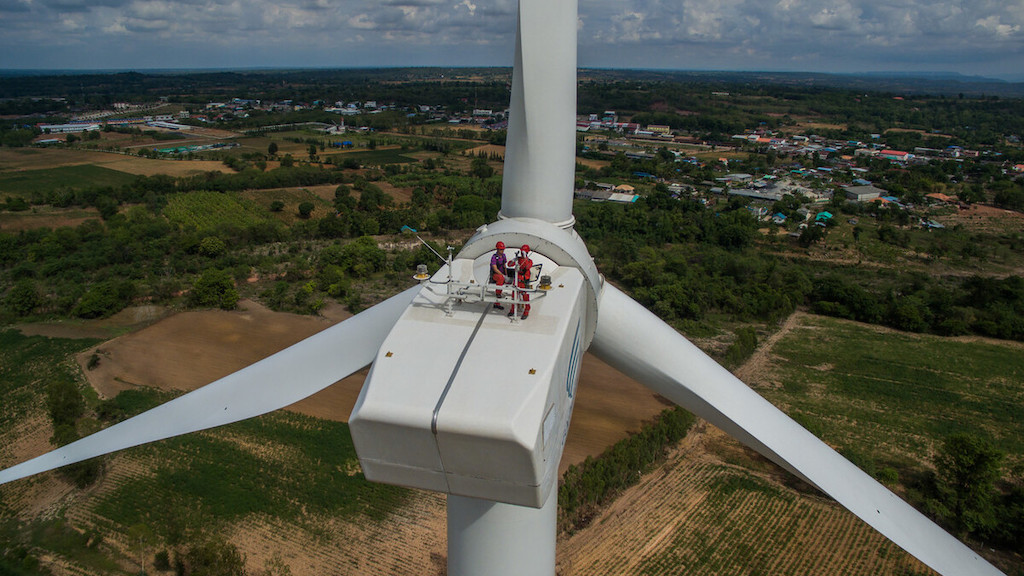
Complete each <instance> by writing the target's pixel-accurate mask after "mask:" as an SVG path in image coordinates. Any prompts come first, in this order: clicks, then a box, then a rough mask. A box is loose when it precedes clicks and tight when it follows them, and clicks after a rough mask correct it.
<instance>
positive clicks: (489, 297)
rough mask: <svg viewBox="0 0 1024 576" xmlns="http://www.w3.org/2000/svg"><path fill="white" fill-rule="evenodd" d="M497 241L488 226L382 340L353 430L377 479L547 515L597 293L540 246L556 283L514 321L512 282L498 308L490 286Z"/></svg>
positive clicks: (544, 266)
mask: <svg viewBox="0 0 1024 576" xmlns="http://www.w3.org/2000/svg"><path fill="white" fill-rule="evenodd" d="M498 224H501V223H498ZM544 226H545V227H549V228H552V229H555V228H554V227H552V226H550V225H548V224H544ZM498 228H499V230H500V229H501V226H499V227H498ZM561 232H562V233H563V234H564V235H565V236H566V237H569V236H570V234H568V233H565V232H564V231H561ZM519 234H526V233H524V232H520V233H519ZM504 237H505V238H506V239H507V240H508V241H513V240H514V241H516V242H518V241H520V239H521V238H524V237H523V236H514V235H511V234H506V235H505V236H504ZM492 240H493V235H492V234H488V233H487V231H486V230H482V231H481V232H480V233H478V235H477V237H474V239H473V240H471V242H470V243H469V244H467V247H466V249H464V250H463V251H462V252H461V253H460V254H459V256H458V257H456V258H455V259H454V260H452V262H451V264H450V268H449V266H448V265H446V266H444V267H442V269H441V270H439V271H438V272H437V273H436V274H434V276H433V277H432V278H431V279H430V280H429V281H427V282H425V283H424V285H423V287H422V289H421V290H420V293H419V294H418V295H417V296H416V297H415V299H414V300H413V302H412V304H411V305H410V306H409V307H408V308H407V309H406V311H405V313H404V314H403V315H402V316H401V318H400V319H399V320H398V322H397V323H396V324H395V326H394V328H393V329H392V330H391V333H390V334H389V335H388V336H387V338H386V339H385V340H384V344H383V345H382V346H381V348H380V351H379V352H378V354H377V358H376V360H375V361H374V363H373V367H372V369H371V371H370V374H369V376H368V378H367V380H366V384H365V385H364V387H363V389H362V392H361V394H360V396H359V399H358V400H357V402H356V406H355V408H354V409H353V411H352V416H351V418H350V420H349V424H350V427H351V431H352V439H353V442H354V443H355V446H356V452H357V453H358V455H359V461H360V464H361V465H362V467H363V471H364V473H365V474H366V477H367V479H369V480H372V481H377V482H385V483H389V484H398V485H402V486H409V487H414V488H422V489H427V490H434V491H439V492H446V493H449V494H456V495H460V496H468V497H473V498H480V499H485V500H493V501H497V502H505V503H509V504H517V505H522V506H530V507H535V508H538V507H541V506H542V505H543V504H544V503H545V501H546V500H547V498H548V496H549V495H550V493H551V491H552V489H553V488H554V487H555V485H556V484H557V475H558V463H559V460H560V459H561V455H562V449H563V447H564V445H565V439H566V435H567V434H568V430H569V421H570V418H571V415H572V408H573V403H574V402H575V396H576V394H575V391H576V383H577V380H578V378H579V370H580V363H581V360H582V355H583V353H584V351H585V350H586V347H587V345H589V341H590V339H591V338H592V336H593V332H592V330H588V326H592V325H593V314H592V313H591V312H590V308H591V304H592V302H591V301H592V299H593V294H592V293H593V289H592V286H591V282H590V279H589V278H588V277H587V275H585V274H584V273H583V272H582V271H581V270H580V269H579V268H577V267H575V266H571V265H564V264H559V263H558V262H556V261H555V260H554V259H552V258H550V257H548V255H547V254H543V253H540V252H539V251H536V250H535V251H533V252H531V258H532V259H533V261H534V264H539V265H541V270H542V271H543V274H544V275H546V276H550V277H551V288H550V290H544V291H538V290H536V288H535V287H534V288H533V290H534V291H533V292H532V293H531V294H530V295H531V301H530V304H531V307H532V310H531V312H530V316H529V318H528V319H526V320H519V319H518V317H519V314H518V313H517V314H516V316H515V317H514V318H512V319H510V318H509V317H507V316H506V312H507V311H508V310H509V309H510V308H511V306H513V301H512V299H511V298H510V296H511V295H512V293H513V290H512V287H511V286H510V285H508V284H506V285H505V286H504V287H503V290H502V292H503V297H502V300H501V301H502V303H503V305H504V307H505V309H504V310H498V309H495V308H494V307H493V303H492V302H493V301H494V288H495V286H493V285H491V286H487V284H488V279H489V276H490V274H489V267H490V254H491V250H483V249H481V247H482V246H483V245H489V246H490V247H491V249H492V250H493V246H494V242H493V241H492ZM506 243H509V242H506ZM580 244H581V245H582V243H580ZM516 245H517V244H511V243H510V244H509V246H510V248H511V247H513V246H516ZM547 245H549V246H552V247H554V244H551V243H550V242H549V243H548V244H547ZM510 251H511V252H513V255H514V250H510ZM552 251H553V252H557V253H558V254H559V256H560V258H559V259H564V257H565V255H566V254H567V252H566V250H564V249H554V250H552ZM584 251H585V248H584ZM584 253H585V252H584ZM586 260H587V261H589V255H588V256H587V257H586ZM591 264H592V263H591ZM537 277H538V275H537V274H536V272H535V274H534V277H533V278H534V280H536V279H537ZM594 304H596V302H594ZM520 306H521V304H520ZM520 311H521V309H520Z"/></svg>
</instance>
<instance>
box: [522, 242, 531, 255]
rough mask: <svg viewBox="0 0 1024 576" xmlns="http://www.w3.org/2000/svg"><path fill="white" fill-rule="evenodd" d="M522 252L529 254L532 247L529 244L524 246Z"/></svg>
mask: <svg viewBox="0 0 1024 576" xmlns="http://www.w3.org/2000/svg"><path fill="white" fill-rule="evenodd" d="M522 251H523V253H524V254H525V253H526V252H529V251H530V245H529V244H523V247H522Z"/></svg>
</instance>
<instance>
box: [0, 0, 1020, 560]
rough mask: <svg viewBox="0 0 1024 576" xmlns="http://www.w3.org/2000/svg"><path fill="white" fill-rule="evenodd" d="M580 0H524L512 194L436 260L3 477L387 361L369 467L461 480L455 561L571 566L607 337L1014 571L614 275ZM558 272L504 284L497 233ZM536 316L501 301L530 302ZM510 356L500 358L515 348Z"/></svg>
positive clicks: (818, 476)
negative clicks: (597, 197) (586, 439)
mask: <svg viewBox="0 0 1024 576" xmlns="http://www.w3.org/2000/svg"><path fill="white" fill-rule="evenodd" d="M576 8H577V5H576V0H520V2H519V11H518V17H517V34H516V48H515V68H514V72H513V84H512V102H511V111H510V121H509V132H508V145H507V152H506V156H505V176H504V187H503V190H502V206H501V212H500V214H499V216H500V219H499V220H498V221H497V222H494V223H492V224H489V225H487V226H484V227H481V228H480V229H479V230H478V231H477V233H476V234H475V235H474V236H473V237H472V238H470V240H469V241H468V242H467V244H466V245H465V247H464V248H463V249H462V250H461V251H460V252H459V254H457V255H455V256H454V257H452V256H450V257H449V259H448V261H447V263H446V265H445V266H444V267H442V268H441V269H440V270H439V271H438V272H437V273H436V274H435V275H434V276H433V277H430V278H423V279H421V284H420V285H418V286H414V287H412V288H410V289H408V290H406V291H404V292H402V293H400V294H398V295H397V296H394V297H392V298H390V299H388V300H386V301H384V302H382V303H381V304H378V305H377V306H374V307H373V308H370V309H369V310H366V311H364V312H363V313H361V314H358V315H356V316H355V317H353V318H351V319H349V320H346V321H344V322H342V323H340V324H337V325H335V326H333V327H331V328H329V329H327V330H325V331H323V332H320V333H319V334H317V335H315V336H313V337H311V338H308V339H306V340H304V341H302V342H299V343H298V344H295V345H294V346H292V347H290V348H287V349H285V350H283V351H281V352H279V353H277V354H275V355H273V356H270V357H268V358H266V359H264V360H262V361H260V362H257V363H256V364H253V365H251V366H249V367H247V368H245V369H243V370H241V371H239V372H236V373H234V374H231V375H229V376H227V377H225V378H222V379H220V380H218V381H216V382H214V383H212V384H209V385H207V386H205V387H203V388H201V389H199V390H196V391H194V392H191V393H189V394H186V395H184V396H181V397H179V398H177V399H175V400H172V401H171V402H168V403H166V404H164V405H162V406H159V407H157V408H154V409H152V410H150V411H148V412H145V413H143V414H140V415H138V416H136V417H134V418H132V419H130V420H126V421H125V422H122V423H120V424H117V425H115V426H111V427H110V428H107V429H105V430H102V431H100V432H97V433H95V434H93V435H91V436H88V437H86V438H83V439H81V440H78V441H77V442H74V443H72V444H69V445H67V446H64V447H62V448H59V449H57V450H54V451H52V452H49V453H47V454H44V455H42V456H39V457H37V458H35V459H33V460H29V461H27V462H24V463H22V464H18V465H17V466H14V467H12V468H9V469H6V470H3V471H0V484H2V483H6V482H11V481H14V480H18V479H20V478H24V477H26V476H29V475H32V474H37V473H39V472H43V471H46V470H51V469H53V468H57V467H60V466H64V465H67V464H72V463H75V462H79V461H82V460H85V459H88V458H92V457H95V456H99V455H102V454H107V453H110V452H113V451H116V450H120V449H123V448H128V447H130V446H136V445H139V444H144V443H146V442H152V441H156V440H161V439H164V438H169V437H172V436H176V435H179V434H185V433H188V432H193V431H197V430H203V429H206V428H210V427H214V426H220V425H223V424H228V423H231V422H236V421H239V420H243V419H246V418H251V417H253V416H257V415H260V414H264V413H267V412H270V411H272V410H276V409H278V408H282V407H284V406H287V405H289V404H292V403H294V402H296V401H298V400H301V399H302V398H305V397H307V396H310V395H312V394H313V393H315V392H317V391H319V390H321V389H323V388H326V387H327V386H330V385H331V384H332V383H334V382H336V381H338V380H340V379H341V378H344V377H345V376H348V375H349V374H352V373H354V372H356V371H357V370H359V369H360V368H362V367H364V366H367V365H370V366H371V369H370V373H369V376H368V377H367V380H366V382H365V384H364V386H363V389H362V390H361V392H360V395H359V398H358V400H357V402H356V405H355V408H354V409H353V412H352V415H351V418H350V426H351V431H352V438H353V441H354V443H355V446H356V451H357V454H358V456H359V461H360V464H361V465H362V468H363V471H364V473H365V474H366V477H367V478H368V479H370V480H373V481H379V482H387V483H393V484H398V485H402V486H411V487H417V488H424V489H428V490H435V491H439V492H444V493H446V494H448V568H449V574H451V575H459V576H463V575H477V576H505V575H509V576H511V575H513V574H516V575H520V574H529V575H531V576H533V575H536V576H544V575H550V576H553V575H554V573H555V518H556V506H557V502H556V501H557V490H556V488H557V482H558V478H557V471H558V462H559V459H560V458H561V454H562V449H563V447H564V444H565V438H566V435H567V433H568V427H569V422H570V419H571V416H572V408H573V404H574V402H575V396H576V384H577V382H578V378H579V370H580V358H581V356H582V354H583V353H584V352H585V351H587V350H588V349H589V350H590V351H591V352H592V353H594V354H595V355H596V356H598V357H599V358H601V359H603V360H605V361H606V362H608V363H609V364H611V365H612V366H614V367H616V368H617V369H619V370H620V371H622V372H623V373H625V374H627V375H629V376H632V377H633V378H634V379H636V380H638V381H639V382H641V383H643V384H645V385H647V386H648V387H650V388H651V389H652V390H654V391H655V392H657V393H658V394H661V395H662V396H664V397H666V398H669V399H670V400H672V401H673V402H675V403H677V404H679V405H680V406H683V407H684V408H686V409H687V410H690V411H691V412H694V413H695V414H697V415H698V416H701V417H702V418H704V419H706V420H708V421H709V422H711V423H712V424H714V425H716V426H718V427H719V428H721V429H723V430H724V431H726V432H727V433H729V434H731V435H732V436H734V437H735V438H737V439H738V440H740V441H741V442H743V443H744V444H746V445H748V446H750V447H751V448H753V449H754V450H756V451H758V452H759V453H761V454H762V455H764V456H765V457H767V458H769V459H770V460H772V461H773V462H775V463H777V464H778V465H780V466H782V467H783V468H785V469H786V470H788V471H789V472H791V473H793V474H794V475H796V476H797V477H799V478H801V479H802V480H804V481H806V482H808V483H809V484H811V485H813V486H815V487H817V488H818V489H820V490H821V491H823V492H825V493H827V494H829V495H830V496H832V497H833V498H835V499H836V500H837V501H838V502H839V503H840V504H842V505H843V506H845V507H846V508H848V509H849V510H850V511H852V512H853V513H854V514H856V515H857V516H858V517H860V518H861V519H863V520H864V521H865V522H867V523H868V524H870V525H871V526H873V527H874V528H875V529H877V530H878V531H879V532H881V533H882V534H883V535H884V536H886V537H887V538H889V539H890V540H892V541H893V542H894V543H896V544H897V545H899V546H900V547H902V548H903V549H904V550H906V551H907V552H909V553H910V554H912V555H913V556H915V557H917V558H918V559H919V560H921V561H922V562H923V563H925V564H926V565H928V566H930V567H931V568H933V569H934V570H935V571H937V572H938V573H940V574H942V575H943V576H964V575H971V576H996V575H999V574H1001V572H999V571H998V570H997V569H996V568H994V567H993V566H992V565H990V564H989V563H988V562H986V561H985V560H984V559H982V558H981V557H980V556H978V555H977V554H975V553H974V552H973V551H972V550H970V549H969V548H968V547H967V546H965V545H964V544H962V543H961V542H959V541H958V540H956V539H955V538H953V537H952V536H950V535H949V534H947V533H946V532H944V531H943V530H942V529H941V528H939V527H938V526H936V525H935V524H934V523H932V522H931V521H929V520H928V519H927V518H925V517H924V516H923V515H921V514H920V513H919V512H917V511H916V510H914V509H913V508H912V507H910V506H909V505H908V504H906V503H905V502H903V501H902V500H901V499H900V498H899V497H897V496H896V495H894V494H893V493H892V492H890V491H889V490H887V489H886V488H884V487H883V486H882V485H880V484H879V483H878V482H876V481H875V480H874V479H872V478H871V477H870V476H868V475H867V474H865V473H864V472H862V471H861V470H860V469H858V468H857V467H856V466H854V465H853V464H851V463H849V462H848V461H846V460H845V459H844V458H843V457H842V456H840V455H839V454H838V453H836V452H835V451H834V450H832V449H831V448H829V447H828V446H827V445H825V444H824V443H823V442H821V441H820V440H819V439H817V438H816V437H814V436H813V435H812V434H811V433H810V432H807V431H806V430H804V429H803V428H802V427H800V426H799V425H798V424H797V423H796V422H794V421H793V420H792V419H790V418H789V417H788V416H786V415H785V414H783V413H782V412H781V411H779V410H778V409H777V408H775V407H774V406H772V405H771V404H770V403H769V402H767V401H766V400H764V399H763V398H761V397H760V396H759V395H757V394H756V393H755V392H754V391H753V390H751V389H750V388H748V387H747V386H746V385H745V384H743V383H742V382H740V381H739V380H738V379H736V378H735V377H734V376H733V375H732V374H731V373H729V372H728V371H727V370H725V369H724V368H722V367H721V366H719V365H718V364H717V363H715V362H714V361H713V360H712V359H711V358H709V357H708V356H707V355H705V354H704V353H703V352H701V351H700V350H699V349H698V348H697V347H695V346H694V345H693V344H691V343H690V342H689V341H687V340H686V339H685V338H683V337H682V336H681V335H679V334H678V333H677V332H676V331H675V330H674V329H673V328H671V327H670V326H668V325H667V324H665V323H664V322H662V321H661V320H660V319H658V318H657V317H656V316H654V315H653V314H651V313H650V312H648V311H647V310H646V309H645V308H643V306H641V305H639V304H638V303H636V302H635V301H633V300H632V299H630V298H629V297H628V296H627V295H626V294H624V293H623V292H621V291H620V290H618V289H617V288H615V287H614V286H612V285H611V284H609V283H606V282H605V281H604V279H603V278H602V277H601V275H600V273H599V272H598V270H597V268H596V266H595V264H594V261H593V259H592V258H591V257H590V254H589V252H588V251H587V247H586V245H585V244H584V243H583V241H582V239H580V237H579V236H578V235H577V234H576V233H575V231H574V230H573V229H572V226H573V223H574V219H573V216H572V193H573V178H574V167H575V161H574V158H575V107H576V79H575V74H576ZM497 241H502V242H504V243H505V244H507V245H508V246H519V245H522V244H528V245H530V247H531V248H532V254H531V256H532V259H533V263H534V265H535V266H537V267H539V268H540V270H539V273H540V274H541V275H542V279H541V282H540V283H539V284H538V285H536V286H532V285H527V286H525V287H522V288H521V287H518V286H516V287H513V288H506V289H505V290H504V291H503V294H502V295H501V296H499V295H498V294H497V293H496V291H495V287H494V286H493V285H489V284H488V278H489V276H490V273H489V255H490V253H491V251H492V250H493V248H494V246H495V243H496V242H497ZM525 296H530V297H531V301H530V304H531V305H532V307H533V312H532V313H531V315H530V318H529V319H528V320H519V319H516V318H514V317H512V318H509V317H506V316H505V315H504V314H503V313H501V312H500V311H497V310H495V308H494V304H502V305H505V306H506V307H513V306H514V305H516V304H519V305H520V306H521V305H522V304H523V303H524V302H523V300H524V297H525ZM497 358H500V359H501V362H500V363H498V362H496V361H495V359H497Z"/></svg>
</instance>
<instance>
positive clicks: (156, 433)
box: [0, 286, 420, 484]
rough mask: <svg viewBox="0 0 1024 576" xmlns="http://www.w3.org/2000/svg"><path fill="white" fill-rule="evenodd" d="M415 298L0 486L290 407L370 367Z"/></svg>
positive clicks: (9, 474) (409, 294) (50, 457)
mask: <svg viewBox="0 0 1024 576" xmlns="http://www.w3.org/2000/svg"><path fill="white" fill-rule="evenodd" d="M419 290H420V287H419V286H415V287H413V288H410V289H408V290H406V291H405V292H402V293H401V294H398V295H397V296H393V297H391V298H389V299H388V300H385V301H384V302H381V303H380V304H378V305H376V306H374V307H372V308H370V309H368V310H365V311H364V312H362V313H360V314H357V315H355V316H353V317H352V318H349V319H348V320H345V321H344V322H341V323H339V324H336V325H334V326H332V327H330V328H328V329H326V330H323V331H322V332H319V333H317V334H314V335H313V336H310V337H309V338H307V339H305V340H303V341H301V342H299V343H297V344H294V345H292V346H290V347H288V348H285V349H284V350H282V351H280V352H278V353H276V354H274V355H272V356H268V357H267V358H264V359H263V360H260V361H259V362H257V363H255V364H252V365H251V366H247V367H246V368H243V369H241V370H239V371H238V372H235V373H233V374H230V375H228V376H225V377H224V378H221V379H220V380H217V381H216V382H213V383H211V384H207V385H206V386H204V387H202V388H199V389H198V390H195V391H193V392H190V393H188V394H185V395H184V396H181V397H179V398H175V399H174V400H171V401H170V402H168V403H166V404H163V405H160V406H157V407H156V408H153V409H152V410H149V411H147V412H143V413H142V414H139V415H138V416H135V417H134V418H131V419H128V420H125V421H124V422H121V423H120V424H116V425H114V426H111V427H110V428H106V429H104V430H101V431H99V432H97V433H95V434H93V435H91V436H86V437H85V438H82V439H81V440H78V441H76V442H72V443H71V444H68V445H67V446H63V447H61V448H58V449H57V450H54V451H52V452H48V453H46V454H43V455H42V456H39V457H37V458H34V459H32V460H29V461H27V462H23V463H21V464H18V465H17V466H13V467H11V468H8V469H6V470H3V471H0V484H4V483H6V482H11V481H12V480H17V479H19V478H24V477H26V476H31V475H33V474H38V473H39V472H45V471H47V470H52V469H54V468H59V467H61V466H66V465H68V464H74V463H75V462H81V461H82V460H87V459H89V458H93V457H95V456H101V455H103V454H109V453H111V452H116V451H118V450H123V449H125V448H130V447H132V446H138V445H140V444H145V443H147V442H154V441H156V440H163V439H165V438H170V437H172V436H178V435H180V434H187V433H189V432H196V431H198V430H205V429H207V428H213V427H214V426H221V425H224V424H230V423H232V422H238V421H239V420H245V419H246V418H252V417H253V416H259V415H260V414H266V413H267V412H271V411H273V410H277V409H278V408H283V407H285V406H288V405H290V404H294V403H295V402H298V401H299V400H302V399H303V398H306V397H308V396H311V395H313V394H315V393H316V392H319V391H320V390H323V389H324V388H326V387H328V386H330V385H331V384H333V383H335V382H337V381H338V380H341V379H342V378H344V377H346V376H348V375H349V374H352V373H353V372H355V371H357V370H359V369H360V368H362V367H364V366H366V365H368V364H370V362H372V361H373V358H374V356H375V355H376V354H377V350H378V348H380V345H381V343H382V342H383V341H384V338H385V337H386V336H387V335H388V332H389V331H390V330H391V327H392V326H393V325H394V324H395V322H396V321H397V320H398V317H399V316H401V315H402V312H403V311H404V310H405V309H406V307H408V305H409V303H410V302H412V299H413V296H415V295H416V294H417V293H418V292H419ZM254 336H256V337H258V336H259V335H258V334H255V335H254Z"/></svg>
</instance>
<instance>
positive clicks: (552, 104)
mask: <svg viewBox="0 0 1024 576" xmlns="http://www.w3.org/2000/svg"><path fill="white" fill-rule="evenodd" d="M576 6H577V2H576V0H521V1H520V2H519V14H518V19H517V23H516V52H515V67H514V68H513V71H512V100H511V103H510V106H509V121H508V138H507V143H506V147H505V172H504V176H503V185H502V191H501V212H500V213H499V214H498V217H499V218H536V219H538V220H544V221H546V222H550V223H552V224H554V225H556V226H559V227H562V228H571V227H572V226H573V224H574V223H575V222H576V220H575V218H574V217H573V215H572V190H573V187H574V182H575V169H576V120H575V119H576Z"/></svg>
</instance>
